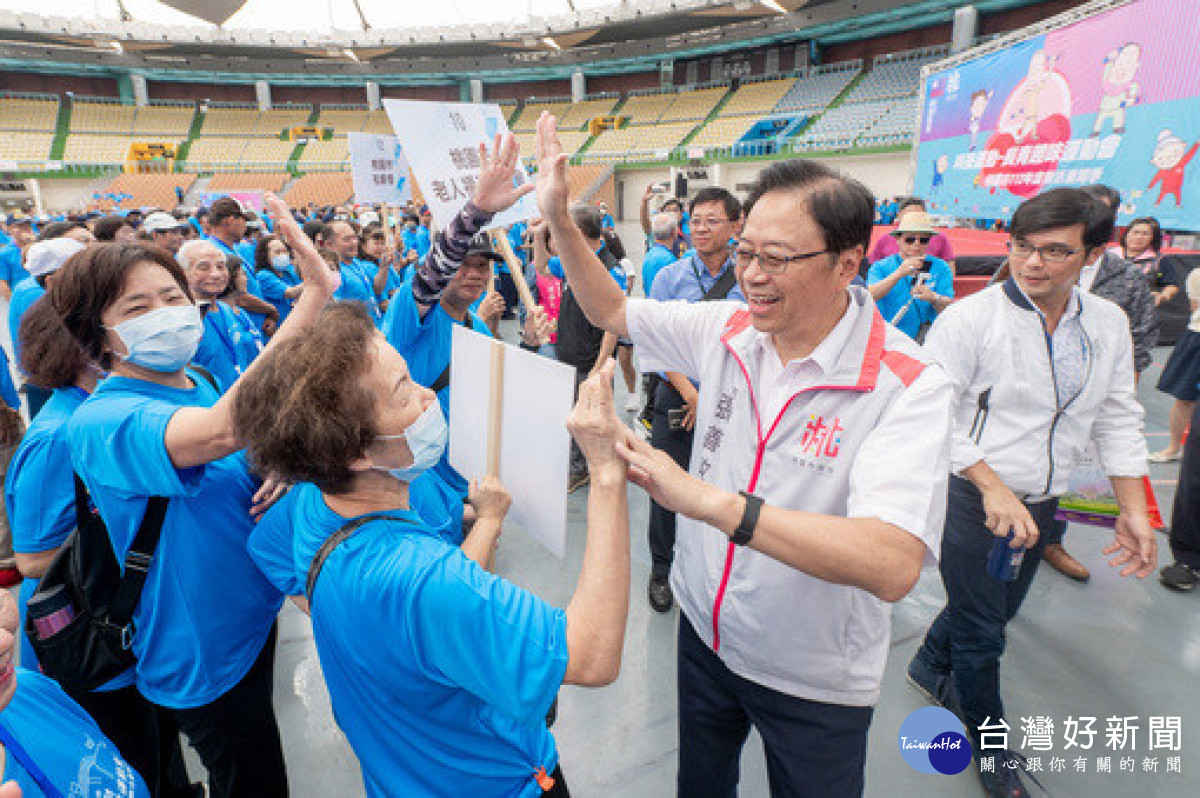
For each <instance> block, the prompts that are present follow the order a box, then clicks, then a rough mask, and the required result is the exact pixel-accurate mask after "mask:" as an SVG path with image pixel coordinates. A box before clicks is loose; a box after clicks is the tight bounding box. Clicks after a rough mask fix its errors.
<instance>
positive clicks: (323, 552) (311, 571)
mask: <svg viewBox="0 0 1200 798" xmlns="http://www.w3.org/2000/svg"><path fill="white" fill-rule="evenodd" d="M384 519H389V520H392V521H400V522H403V523H406V524H409V523H412V522H411V521H408V520H406V519H404V518H397V517H396V516H394V515H388V514H387V513H369V514H367V515H363V516H359V517H358V518H354V519H352V520H350V521H347V522H346V523H344V524H342V526H341V528H340V529H338V531H337V532H334V533H333V534H332V535H330V536H329V537H328V538H326V539H325V542H324V543H322V544H321V548H319V549H317V556H315V557H313V561H312V565H310V566H308V578H307V579H306V580H305V582H304V595H305V596H307V597H308V603H309V605H311V604H312V600H313V591H314V590H316V589H317V579H319V578H320V577H321V570H322V569H323V568H324V567H325V561H326V560H328V559H329V555H330V554H333V550H334V549H336V548H337V547H338V546H340V545H342V544H343V543H345V542H346V541H347V540H349V539H350V538H351V537H352V536H353V535H354V533H355V532H357V531H358V530H359V528H360V527H362V526H363V525H365V524H369V523H371V522H372V521H380V520H384Z"/></svg>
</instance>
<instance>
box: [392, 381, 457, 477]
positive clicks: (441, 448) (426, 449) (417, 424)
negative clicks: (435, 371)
mask: <svg viewBox="0 0 1200 798" xmlns="http://www.w3.org/2000/svg"><path fill="white" fill-rule="evenodd" d="M379 439H380V440H384V441H387V440H396V439H401V440H403V441H404V442H405V443H407V444H408V450H409V451H410V452H412V456H413V463H412V465H410V466H408V467H407V468H382V467H379V466H376V468H377V469H378V470H379V471H386V472H388V473H389V474H391V475H392V476H393V477H395V478H396V479H398V480H400V481H401V482H412V481H413V480H414V479H416V478H417V477H419V476H420V475H421V474H423V473H425V472H426V471H428V470H429V469H431V468H433V467H434V466H435V465H437V464H438V461H439V460H441V459H442V454H443V453H444V452H445V451H446V443H447V442H448V441H449V439H450V429H449V428H448V427H447V426H446V417H445V416H444V415H442V405H441V403H440V402H438V401H437V399H434V400H433V401H432V402H430V403H429V407H427V408H425V412H424V413H422V414H421V415H420V416H418V417H417V420H416V421H414V422H413V423H412V424H410V425H409V427H408V429H406V430H404V432H403V433H401V434H399V435H380V436H379Z"/></svg>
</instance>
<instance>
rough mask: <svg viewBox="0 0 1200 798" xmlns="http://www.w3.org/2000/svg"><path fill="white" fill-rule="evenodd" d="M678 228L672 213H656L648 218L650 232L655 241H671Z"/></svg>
mask: <svg viewBox="0 0 1200 798" xmlns="http://www.w3.org/2000/svg"><path fill="white" fill-rule="evenodd" d="M678 228H679V223H678V222H677V221H676V220H675V214H673V213H657V214H655V215H654V216H653V217H652V218H651V219H650V233H651V234H652V235H653V236H654V240H655V241H673V240H674V239H675V231H676V230H677V229H678Z"/></svg>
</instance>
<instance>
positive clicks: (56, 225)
mask: <svg viewBox="0 0 1200 798" xmlns="http://www.w3.org/2000/svg"><path fill="white" fill-rule="evenodd" d="M77 227H78V228H81V229H83V230H87V225H86V224H84V223H83V222H51V223H50V224H48V225H46V226H45V227H43V228H42V232H41V233H39V234H38V237H37V240H38V241H49V240H50V239H52V238H62V237H63V236H65V235H66V234H67V233H69V232H71V231H72V230H74V229H75V228H77Z"/></svg>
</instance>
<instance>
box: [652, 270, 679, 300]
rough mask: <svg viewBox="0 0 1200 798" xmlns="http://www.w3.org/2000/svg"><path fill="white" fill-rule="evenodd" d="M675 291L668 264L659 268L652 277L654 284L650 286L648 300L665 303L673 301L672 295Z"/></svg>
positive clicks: (672, 276)
mask: <svg viewBox="0 0 1200 798" xmlns="http://www.w3.org/2000/svg"><path fill="white" fill-rule="evenodd" d="M674 291H675V280H674V274H673V272H672V271H671V268H670V264H668V265H666V266H663V267H661V268H659V270H658V271H657V272H656V273H655V275H654V283H653V285H651V286H650V298H651V299H654V300H657V301H659V302H667V301H670V300H672V299H675V297H674V296H672V294H673V293H674Z"/></svg>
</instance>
